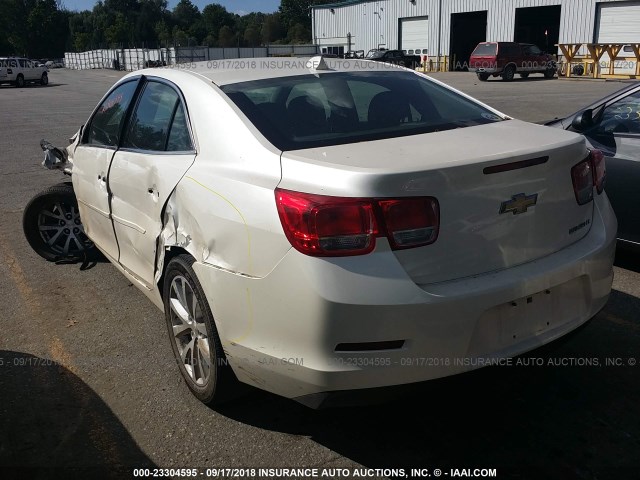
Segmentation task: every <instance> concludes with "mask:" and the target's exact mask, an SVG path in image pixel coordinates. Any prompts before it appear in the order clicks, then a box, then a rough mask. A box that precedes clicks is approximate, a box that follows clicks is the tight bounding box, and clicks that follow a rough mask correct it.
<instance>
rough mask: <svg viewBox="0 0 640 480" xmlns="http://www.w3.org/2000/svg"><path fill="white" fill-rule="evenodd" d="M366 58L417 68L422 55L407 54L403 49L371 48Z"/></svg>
mask: <svg viewBox="0 0 640 480" xmlns="http://www.w3.org/2000/svg"><path fill="white" fill-rule="evenodd" d="M365 58H366V59H367V60H373V61H376V62H384V63H392V64H394V65H400V66H401V67H406V68H417V67H419V66H420V55H406V54H405V53H404V52H403V51H402V50H385V49H380V50H369V53H367V56H366V57H365Z"/></svg>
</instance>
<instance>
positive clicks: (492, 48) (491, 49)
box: [471, 43, 498, 57]
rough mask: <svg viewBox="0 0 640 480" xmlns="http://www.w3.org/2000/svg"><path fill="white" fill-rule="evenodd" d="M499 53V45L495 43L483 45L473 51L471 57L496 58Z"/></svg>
mask: <svg viewBox="0 0 640 480" xmlns="http://www.w3.org/2000/svg"><path fill="white" fill-rule="evenodd" d="M497 51H498V45H497V44H495V43H481V44H479V45H478V46H477V47H476V49H475V50H474V51H473V53H472V54H471V55H473V56H476V57H491V56H495V55H496V53H497Z"/></svg>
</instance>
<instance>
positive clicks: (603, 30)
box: [596, 2, 640, 43]
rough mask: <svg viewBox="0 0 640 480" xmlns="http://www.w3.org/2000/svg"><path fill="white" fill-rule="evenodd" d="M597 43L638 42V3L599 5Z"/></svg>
mask: <svg viewBox="0 0 640 480" xmlns="http://www.w3.org/2000/svg"><path fill="white" fill-rule="evenodd" d="M599 7H600V15H599V17H600V18H599V21H598V35H597V39H596V41H597V43H634V42H640V2H628V3H627V2H624V3H618V2H613V3H601V4H600V5H599Z"/></svg>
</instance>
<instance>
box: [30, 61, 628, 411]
mask: <svg viewBox="0 0 640 480" xmlns="http://www.w3.org/2000/svg"><path fill="white" fill-rule="evenodd" d="M246 63H247V66H250V67H251V68H247V69H234V68H231V67H233V66H234V65H233V64H230V63H229V62H226V63H224V62H220V63H212V62H209V63H206V62H203V63H199V64H195V65H190V66H189V68H184V69H178V68H174V69H168V68H163V69H148V70H142V71H138V72H134V73H131V74H129V75H127V76H126V77H124V78H123V79H122V80H120V81H119V82H118V83H117V84H116V85H115V86H114V87H113V88H112V89H111V90H110V91H109V92H108V93H107V94H106V95H105V97H104V99H103V100H102V101H101V102H100V104H99V105H98V106H97V108H96V109H95V111H94V112H93V114H92V115H91V117H90V118H89V120H88V121H87V123H86V124H85V126H84V127H83V128H81V130H80V131H79V132H78V134H77V135H76V137H75V139H73V143H72V144H71V145H70V146H69V147H68V148H67V149H66V150H67V151H66V153H65V157H66V156H67V155H68V159H67V158H65V160H66V161H65V163H64V164H63V165H62V167H63V168H65V169H66V170H67V171H68V172H70V173H71V174H72V181H73V185H72V186H71V185H70V184H67V185H61V186H58V187H53V188H52V189H50V191H49V193H48V195H49V196H48V197H46V196H41V197H38V198H36V199H34V201H33V202H32V205H31V206H30V207H29V208H28V209H27V213H26V214H25V232H26V233H27V237H28V238H29V241H30V242H31V244H32V245H33V246H34V248H36V250H37V251H38V252H39V253H40V254H41V255H42V256H44V257H45V258H48V259H55V258H60V257H73V256H79V255H81V254H82V252H85V253H86V252H88V251H90V249H91V248H93V245H95V246H96V247H97V248H98V249H99V250H100V251H101V252H102V253H103V254H104V255H105V256H106V257H107V258H108V259H109V260H110V261H111V262H112V263H113V264H114V265H115V266H116V267H117V268H118V269H119V270H120V271H121V272H122V273H123V274H124V275H125V276H126V277H127V278H128V279H130V280H131V281H132V282H133V283H134V284H135V285H136V286H137V287H138V288H139V289H140V290H141V291H142V292H144V294H145V295H147V297H149V298H150V299H151V301H152V302H153V303H155V304H156V305H157V306H158V308H160V309H161V310H163V311H164V314H165V317H166V322H167V325H168V331H169V336H170V338H171V345H172V347H173V351H174V353H175V356H176V358H177V360H178V365H179V368H180V371H181V373H182V375H183V376H184V378H185V380H186V383H187V385H188V386H189V388H190V389H191V390H192V391H193V393H194V394H195V395H196V396H197V397H198V398H199V399H200V400H202V401H203V402H206V403H215V402H218V401H220V400H221V399H223V398H224V397H225V395H226V393H228V392H229V391H230V390H231V389H232V388H233V384H234V383H235V382H237V381H239V382H243V383H246V384H250V385H253V386H255V387H258V388H261V389H264V390H268V391H270V392H274V393H277V394H279V395H283V396H285V397H288V398H292V399H295V400H298V401H300V402H302V403H304V404H306V405H309V406H312V407H319V406H321V405H323V404H325V401H326V400H327V399H329V398H330V397H331V394H332V393H335V392H339V391H345V390H363V389H370V388H373V387H385V386H392V385H400V384H408V383H414V382H421V381H425V380H429V379H434V378H438V377H442V376H446V375H452V374H456V373H460V372H463V371H467V370H470V369H472V368H476V367H478V366H482V365H485V364H487V363H491V361H493V360H495V359H502V358H506V357H511V356H514V355H518V354H521V353H523V352H526V351H529V350H531V349H533V348H536V347H539V346H540V345H543V344H546V343H548V342H550V341H552V340H554V339H556V338H558V337H560V336H562V335H564V334H566V333H568V332H570V331H571V330H574V329H575V328H577V327H578V326H580V325H582V324H584V323H585V322H586V321H588V320H589V319H590V318H592V317H593V316H594V315H595V314H596V313H597V312H598V311H599V310H600V309H602V308H603V306H604V305H605V303H606V302H607V299H608V296H609V293H610V289H611V283H612V279H613V271H612V263H613V256H614V250H615V239H616V228H617V224H616V219H615V216H614V214H613V212H612V210H611V207H610V205H609V201H608V199H607V196H606V194H605V193H604V192H603V187H604V179H605V168H604V161H603V158H602V155H601V153H600V152H598V151H597V150H594V151H589V150H588V149H587V147H586V145H585V140H584V138H583V137H581V136H579V135H577V134H575V133H571V132H566V131H563V130H560V129H551V128H548V127H543V126H538V125H533V124H529V123H525V122H521V121H518V120H515V119H512V118H509V117H507V116H506V115H504V114H502V113H500V112H498V111H496V110H494V109H492V108H490V107H488V106H486V105H483V104H481V103H479V102H477V101H476V100H474V99H472V98H470V97H468V96H466V95H464V94H463V93H460V92H458V91H456V90H453V89H452V88H450V87H448V86H446V85H444V84H442V83H440V82H437V81H435V80H433V79H430V78H428V77H426V76H425V75H422V74H420V73H417V72H413V71H410V70H406V69H403V68H400V67H395V66H390V65H385V64H379V63H375V62H370V61H367V60H338V59H331V60H328V59H321V58H319V57H316V58H313V59H311V60H304V59H287V60H286V61H284V60H277V61H276V60H274V59H252V61H251V62H246ZM47 198H49V199H51V198H53V200H47ZM75 199H77V204H76V203H75ZM76 205H77V207H76ZM34 212H35V213H34ZM78 214H79V217H78ZM80 217H81V219H82V223H80ZM85 235H86V236H85ZM87 237H88V238H87ZM366 392H367V395H369V394H370V393H369V392H371V394H373V393H374V392H372V391H371V390H367V391H366Z"/></svg>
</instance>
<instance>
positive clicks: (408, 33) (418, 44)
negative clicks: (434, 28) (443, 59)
mask: <svg viewBox="0 0 640 480" xmlns="http://www.w3.org/2000/svg"><path fill="white" fill-rule="evenodd" d="M428 25H429V21H428V20H427V17H415V18H401V19H400V32H401V33H400V49H402V50H414V51H415V50H416V49H420V50H421V51H422V50H423V49H424V50H426V49H427V48H428V42H427V40H428V37H427V32H428V30H427V29H428ZM422 53H426V52H422Z"/></svg>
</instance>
